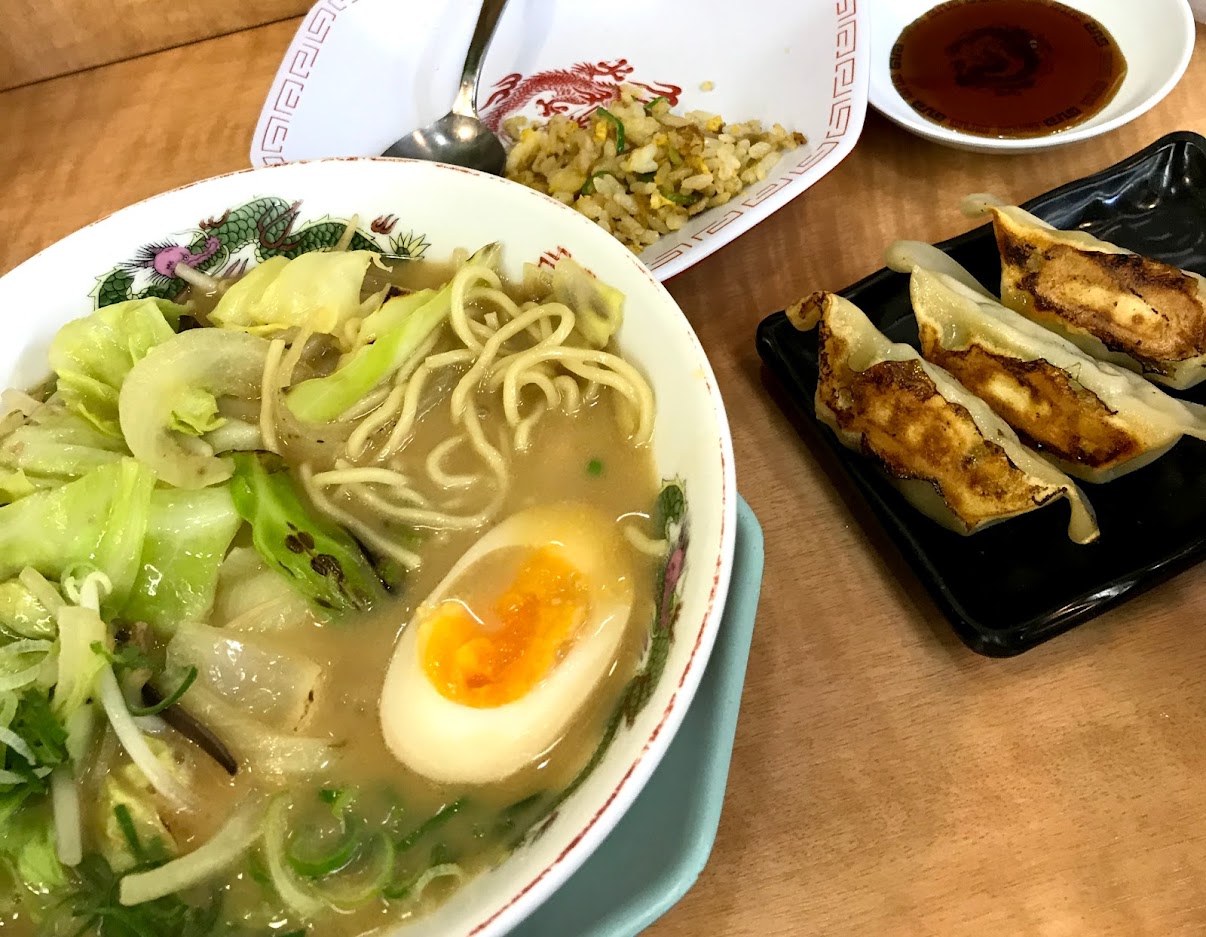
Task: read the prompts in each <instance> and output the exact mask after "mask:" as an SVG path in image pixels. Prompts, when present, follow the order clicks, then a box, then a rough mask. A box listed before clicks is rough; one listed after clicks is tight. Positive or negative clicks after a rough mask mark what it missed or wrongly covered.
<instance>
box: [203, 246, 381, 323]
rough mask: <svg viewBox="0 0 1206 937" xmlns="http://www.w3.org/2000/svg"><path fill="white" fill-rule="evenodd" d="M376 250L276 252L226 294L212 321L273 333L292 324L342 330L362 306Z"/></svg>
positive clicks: (211, 317)
mask: <svg viewBox="0 0 1206 937" xmlns="http://www.w3.org/2000/svg"><path fill="white" fill-rule="evenodd" d="M375 256H376V255H375V254H374V253H373V252H372V251H311V252H310V253H307V254H301V255H299V256H297V257H295V258H293V259H292V260H285V259H284V258H283V257H273V258H270V259H269V260H266V261H264V263H262V264H260V265H259V266H258V267H255V268H253V269H252V270H250V271H248V273H247V274H246V276H244V277H243V278H242V279H240V280H239V281H238V282H237V283H235V284H234V285H233V286H232V287H231V288H230V289H228V290H227V291H226V293H225V294H223V296H222V298H221V299H220V300H219V301H218V305H217V307H215V309H214V310H213V312H211V313H210V314H209V321H210V322H212V323H214V324H215V325H218V326H221V327H222V328H226V329H240V330H242V331H245V332H251V333H252V334H255V335H270V334H273V333H276V332H281V331H284V330H286V329H290V328H305V329H309V330H311V331H313V332H323V333H327V334H335V333H337V332H338V331H339V330H340V328H341V327H342V326H343V324H344V323H345V322H346V321H347V320H348V319H350V318H352V317H353V316H355V315H357V314H358V313H359V311H360V287H361V284H362V283H363V282H364V274H365V271H367V270H368V266H369V264H370V263H371V262H372V260H373V258H374V257H375Z"/></svg>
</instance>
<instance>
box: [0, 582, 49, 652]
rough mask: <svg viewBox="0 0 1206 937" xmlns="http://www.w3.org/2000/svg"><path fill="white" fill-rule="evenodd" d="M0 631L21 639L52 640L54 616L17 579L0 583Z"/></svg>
mask: <svg viewBox="0 0 1206 937" xmlns="http://www.w3.org/2000/svg"><path fill="white" fill-rule="evenodd" d="M0 631H6V632H8V633H9V634H14V635H19V636H20V637H22V638H35V639H36V638H48V639H53V638H54V636H55V634H56V633H57V632H58V628H56V627H55V623H54V614H53V613H52V612H51V611H50V610H49V609H47V608H46V607H45V606H44V605H43V604H42V603H41V602H39V601H38V597H37V596H35V595H34V594H33V593H32V592H30V591H29V589H27V588H26V587H25V585H24V584H23V583H22V582H20V581H19V580H17V579H8V580H6V581H4V582H0Z"/></svg>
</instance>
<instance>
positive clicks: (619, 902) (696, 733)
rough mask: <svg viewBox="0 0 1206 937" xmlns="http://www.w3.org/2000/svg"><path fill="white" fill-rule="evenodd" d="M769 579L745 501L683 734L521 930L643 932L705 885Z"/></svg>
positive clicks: (546, 933) (618, 935)
mask: <svg viewBox="0 0 1206 937" xmlns="http://www.w3.org/2000/svg"><path fill="white" fill-rule="evenodd" d="M761 586H762V528H761V527H760V526H759V524H758V519H757V518H756V517H755V516H754V512H753V511H752V510H750V506H749V505H748V504H746V503H745V501H744V500H740V501H739V502H738V505H737V547H736V552H735V555H734V558H733V577H732V585H731V586H730V589H729V598H728V602H727V603H726V605H725V611H724V619H723V620H722V621H721V624H720V631H719V633H718V634H717V636H716V646H715V647H714V648H713V650H712V657H711V659H710V660H709V661H708V669H707V671H706V672H705V673H704V676H703V680H702V681H701V682H700V685H699V690H698V691H697V692H696V694H695V699H694V701H692V703H691V708H690V710H689V711H688V712H687V715H686V718H685V719H684V720H683V724H682V726H681V727H680V728H679V730H678V734H677V735H675V737H674V741H673V742H671V743H670V748H669V749H667V751H666V755H665V757H664V758H663V759H662V763H661V764H660V765H658V768H657V771H655V772H654V774H653V777H651V778H650V779H649V783H648V784H646V785H645V789H644V790H643V791H642V792H641V795H640V797H638V798H637V799H636V802H635V803H633V805H632V807H630V808H629V810H628V812H627V813H626V814H625V815H624V817H623V819H622V820H620V822H619V823H618V824H616V828H615V829H614V830H612V832H611V835H610V836H608V837H607V839H605V840H604V841H603V843H602V845H601V846H599V848H598V849H597V850H596V851H595V853H594V855H592V856H591V857H590V858H589V859H588V860H587V861H586V863H585V864H584V865H583V866H582V868H580V869H579V870H578V871H577V872H575V873H574V875H573V876H572V877H571V878H570V879H569V881H567V882H566V883H565V884H564V885H563V886H562V887H561V888H560V889H559V890H558V891H557V893H556V894H555V895H553V897H552V898H550V899H549V900H548V901H547V902H546V903H545V904H544V905H542V906H541V907H540V908H538V909H537V910H536V912H535V913H534V914H532V916H531V917H529V918H528V919H527V920H526V921H524V922H523V923H522V924H520V925H519V926H518V927H517V928H516V929H515V930H514V931H512V934H513V935H515V937H633V935H635V934H639V933H640V932H641V931H642V930H644V929H645V928H646V927H648V926H649V925H650V924H652V923H653V922H654V921H656V920H657V919H658V918H659V917H661V916H662V915H663V914H665V913H666V912H667V911H669V910H670V908H672V907H673V906H674V904H675V902H677V901H678V900H679V899H680V898H682V896H683V895H685V894H686V893H687V890H688V889H689V888H690V887H691V886H692V885H693V884H695V880H696V879H697V878H698V877H699V873H700V872H702V871H703V867H704V865H705V864H706V863H707V861H708V855H709V854H710V853H711V852H712V842H713V841H714V840H715V838H716V828H717V826H718V825H719V824H720V808H721V806H722V804H723V803H724V790H725V785H726V783H727V782H728V777H729V758H730V756H731V755H732V752H733V736H734V734H735V733H736V731H737V711H738V709H740V707H741V688H742V686H743V685H744V683H745V664H746V661H747V659H748V658H749V651H750V640H751V638H752V637H753V634H754V613H755V611H756V610H757V607H758V592H759V590H760V589H761Z"/></svg>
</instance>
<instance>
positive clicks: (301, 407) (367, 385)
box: [285, 286, 452, 423]
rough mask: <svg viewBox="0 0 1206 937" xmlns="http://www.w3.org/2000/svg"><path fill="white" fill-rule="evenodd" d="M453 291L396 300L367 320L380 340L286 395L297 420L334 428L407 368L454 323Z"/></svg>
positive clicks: (417, 294) (392, 300)
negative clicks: (421, 348) (367, 396)
mask: <svg viewBox="0 0 1206 937" xmlns="http://www.w3.org/2000/svg"><path fill="white" fill-rule="evenodd" d="M451 310H452V288H451V287H450V286H445V287H444V288H443V289H441V290H440V291H439V292H438V293H437V292H435V291H434V290H422V291H421V292H418V293H411V294H409V295H407V296H395V297H394V298H393V299H391V300H388V301H387V302H386V303H385V305H384V306H382V307H381V308H380V309H378V310H377V311H376V312H374V313H373V314H372V315H371V316H370V317H369V318H368V319H366V320H365V322H364V324H365V327H368V326H369V323H370V320H373V323H374V325H373V327H374V328H375V329H376V335H377V337H376V339H375V340H374V341H373V342H372V343H370V344H368V345H365V346H364V347H362V348H360V349H358V350H357V351H356V353H355V354H353V355H352V357H351V358H350V359H349V360H348V361H347V362H346V363H345V364H344V365H342V366H341V367H340V368H339V369H338V370H336V371H335V372H334V373H332V374H328V375H327V376H326V377H316V378H311V379H310V380H308V381H302V382H301V383H300V384H298V385H296V386H295V387H293V388H292V389H291V390H290V391H289V393H288V394H286V395H285V403H286V404H287V405H288V407H289V409H290V410H292V411H293V415H294V416H295V417H297V418H298V419H299V420H302V421H304V422H307V423H329V422H330V421H331V420H334V419H336V418H338V416H339V415H340V414H341V413H343V412H345V411H346V410H348V409H350V408H351V407H352V406H353V405H355V404H356V403H357V402H359V400H360V399H361V398H362V397H364V395H365V394H367V393H368V392H369V391H370V390H372V389H373V388H374V387H376V386H377V385H378V384H380V383H381V382H382V381H384V380H385V379H386V378H388V377H389V376H390V375H391V374H393V373H394V372H395V371H397V370H398V368H400V367H402V365H403V364H404V363H405V362H406V359H407V358H409V357H410V356H411V355H412V354H414V352H415V350H416V349H417V348H418V347H419V346H420V345H421V344H423V342H424V341H425V340H426V339H427V337H428V336H429V335H431V333H432V332H433V331H435V330H436V329H437V328H439V326H440V325H442V324H443V323H444V322H445V321H446V320H447V319H448V313H449V312H450V311H451Z"/></svg>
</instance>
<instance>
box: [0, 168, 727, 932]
mask: <svg viewBox="0 0 1206 937" xmlns="http://www.w3.org/2000/svg"><path fill="white" fill-rule="evenodd" d="M353 214H357V215H359V217H360V219H361V220H362V228H361V229H362V230H366V229H368V227H369V225H370V223H373V222H374V220H376V221H375V225H374V227H375V228H377V229H379V230H380V233H378V234H376V239H377V240H378V242H379V243H380V244H381V246H382V247H383V248H386V249H392V250H393V251H394V252H398V250H399V249H403V250H405V249H409V250H410V251H412V252H419V251H421V250H426V252H427V254H428V256H431V257H436V258H439V257H445V256H447V255H448V254H450V253H451V252H452V251H453V249H455V248H456V247H458V246H466V247H469V248H471V249H472V248H476V247H478V246H480V245H482V244H485V243H488V242H490V241H495V240H498V241H501V242H502V243H503V244H504V246H505V265H506V267H507V269H508V271H509V272H511V273H513V274H518V272H519V270H520V266H521V264H522V263H523V262H524V261H532V262H535V261H538V260H539V259H540V258H541V257H542V256H544V257H548V258H554V257H556V256H558V255H560V254H562V253H570V254H572V255H573V256H574V258H575V259H577V260H578V261H579V262H581V263H582V264H583V265H584V266H586V267H587V268H588V269H590V270H592V271H593V272H594V273H596V274H597V275H598V276H599V277H601V278H602V279H603V280H605V281H606V282H608V283H610V284H612V285H614V286H616V287H618V288H619V289H620V290H622V291H623V292H624V293H625V294H626V296H627V301H626V306H625V318H624V324H623V326H622V327H621V329H620V332H619V335H618V341H619V343H620V346H621V347H622V348H623V349H624V351H625V353H626V355H627V357H628V358H629V360H631V361H633V362H634V363H635V364H636V365H637V366H638V367H639V368H640V369H641V370H642V371H643V372H644V373H645V375H646V376H647V377H648V378H649V379H650V381H651V383H652V385H653V389H654V393H655V394H656V395H657V400H658V414H657V420H656V425H655V432H654V439H653V445H654V451H655V460H656V463H657V467H658V470H659V472H660V473H661V475H662V476H663V477H664V478H665V479H667V480H677V483H678V484H679V485H681V487H682V490H683V492H684V494H685V514H684V515H683V518H682V520H681V521H679V522H676V523H674V524H672V525H670V527H669V530H668V533H669V535H670V537H671V538H672V540H673V542H675V543H676V547H675V552H674V555H672V558H671V561H670V562H669V563H668V564H667V567H668V568H667V573H666V582H665V589H664V593H663V594H664V595H665V596H666V600H665V603H664V606H663V609H662V612H664V613H665V615H666V616H667V617H666V621H667V622H674V624H673V628H672V632H671V633H672V635H673V639H672V642H671V644H670V650H669V654H668V658H667V661H666V665H665V669H664V671H663V672H662V673H661V674H660V678H659V679H655V680H653V681H652V682H653V683H654V687H653V691H652V694H651V695H650V696H649V698H648V702H647V703H646V704H645V705H643V706H642V707H639V708H638V710H637V711H636V712H635V718H634V719H632V720H631V721H629V720H623V721H622V722H621V724H620V728H619V731H618V732H617V734H616V736H615V739H614V742H613V743H612V745H611V747H610V749H609V750H608V751H607V754H606V756H605V757H604V758H603V759H602V761H601V762H600V763H599V765H598V767H597V768H596V769H595V770H594V772H593V773H592V774H591V775H590V776H589V777H588V778H587V780H586V781H585V783H584V784H582V786H581V787H579V788H578V790H577V791H576V792H575V793H574V794H573V795H572V796H571V797H570V798H569V799H568V800H566V801H565V802H564V803H563V804H562V805H561V806H560V807H559V809H558V811H557V813H556V814H555V815H554V817H553V819H552V820H551V822H550V823H549V825H548V826H547V828H546V829H544V830H543V831H542V833H541V835H540V836H538V837H534V838H532V840H530V841H529V842H527V843H526V844H524V845H523V846H521V847H520V848H519V849H518V850H517V851H516V852H515V853H514V854H513V855H512V856H511V857H510V858H509V859H508V860H507V861H505V862H504V863H502V864H501V865H500V866H499V867H498V868H496V869H494V870H492V871H490V872H488V873H486V874H484V875H482V876H480V877H479V878H477V879H475V880H473V881H472V882H470V883H469V884H468V885H466V886H465V887H464V888H462V889H461V890H460V891H458V892H457V893H456V894H455V895H454V896H453V897H452V899H451V900H450V901H449V902H448V903H447V904H446V905H444V906H443V907H442V908H440V909H439V910H438V911H436V912H435V913H434V914H433V915H431V916H430V917H427V918H424V919H421V920H420V921H417V922H415V923H414V924H411V925H408V926H405V927H402V928H400V929H399V933H402V932H404V933H405V935H406V937H436V935H439V937H465V935H477V937H488V935H499V934H504V933H506V932H507V931H508V930H510V929H511V928H512V927H514V926H515V924H517V923H518V922H519V921H520V920H522V919H523V918H524V917H525V916H527V915H528V914H529V913H531V911H532V910H534V909H535V908H536V907H537V906H538V905H539V904H540V903H541V902H543V901H544V900H545V899H546V898H547V897H548V896H549V895H550V894H551V893H552V892H553V891H554V890H555V889H556V888H557V887H558V885H560V884H561V883H562V882H564V881H565V880H566V878H567V877H569V875H570V874H571V873H572V872H573V871H574V870H575V869H577V867H578V866H579V865H581V863H582V862H583V861H584V860H585V859H586V858H587V856H589V855H590V853H591V852H592V851H593V850H594V849H595V847H596V846H598V845H599V843H600V842H601V841H602V840H603V838H604V837H605V836H606V835H607V833H608V832H609V831H610V830H611V828H612V827H613V826H614V825H615V823H616V821H617V820H618V819H619V818H620V816H621V815H622V814H623V813H624V811H625V810H626V809H627V808H628V806H629V805H630V804H631V803H632V801H633V800H634V799H635V797H636V796H637V794H638V793H639V792H640V790H641V788H642V786H643V785H644V784H645V781H646V780H647V779H648V778H649V776H650V774H651V773H652V771H653V769H654V768H655V767H656V766H657V764H658V762H659V760H660V759H661V757H662V754H663V753H664V752H665V750H666V747H667V746H668V745H669V743H670V740H671V739H672V738H673V736H674V733H675V731H676V730H677V729H678V726H679V723H680V722H681V721H682V718H683V715H684V713H685V712H686V709H687V707H688V705H689V704H690V702H691V699H692V696H693V695H694V693H695V689H696V687H697V685H698V684H699V680H700V677H701V676H702V674H703V671H704V666H705V664H706V663H707V659H708V655H709V653H710V652H711V649H712V644H713V641H714V639H715V637H716V630H717V628H718V626H719V624H720V618H721V613H722V612H723V606H724V601H725V596H726V594H727V591H728V584H729V572H730V566H731V563H732V557H733V543H734V529H735V509H736V489H735V486H734V477H733V453H732V442H731V439H730V436H729V427H728V422H727V419H726V417H725V412H724V405H723V403H722V402H721V399H720V393H719V391H718V390H717V386H716V380H715V377H714V376H713V374H712V369H711V367H710V366H709V364H708V360H707V357H706V356H705V355H704V352H703V349H702V348H701V347H700V344H699V342H698V340H697V339H696V337H695V333H694V332H693V331H692V330H691V326H690V325H689V324H688V323H687V320H686V319H685V318H684V316H683V314H682V312H681V311H680V310H679V309H678V307H677V306H676V305H675V303H674V300H673V299H671V298H670V294H669V293H667V292H666V290H665V289H664V288H663V287H662V286H661V285H660V284H659V283H658V282H657V281H656V280H655V279H654V278H653V276H652V275H651V274H650V272H649V270H648V269H647V268H646V267H645V266H644V265H642V264H641V263H640V261H639V260H637V258H636V257H634V256H633V255H632V254H631V253H630V252H629V251H627V250H626V249H625V248H624V247H622V246H621V245H620V244H619V243H618V242H617V241H615V240H613V239H612V238H611V237H610V236H609V235H607V234H606V233H604V232H603V231H602V230H601V229H600V228H598V227H596V226H595V225H594V224H592V223H591V222H590V221H588V220H587V219H586V218H584V217H583V216H581V215H579V214H578V213H577V212H575V211H573V210H572V209H569V208H566V207H565V206H563V205H561V204H559V203H557V202H555V201H553V200H552V199H549V198H547V197H545V196H543V195H540V194H538V193H536V192H534V191H532V190H530V189H526V188H524V187H522V186H520V185H518V184H515V183H511V182H506V181H504V180H502V179H498V178H496V177H493V176H485V175H481V174H479V173H474V172H470V171H468V170H458V169H452V168H449V167H445V166H440V165H437V164H434V163H418V162H409V161H403V160H382V159H375V160H368V159H350V160H349V159H344V160H318V161H314V162H309V163H292V164H289V165H286V166H282V167H279V168H272V169H261V170H255V171H252V170H248V171H245V172H241V173H234V174H232V175H227V176H219V177H217V178H214V179H209V180H206V181H204V182H199V183H196V184H194V185H190V186H186V187H184V188H182V189H176V190H174V191H171V192H167V193H165V194H163V195H159V196H157V197H155V198H151V199H148V200H147V201H145V202H140V203H138V204H137V205H133V206H131V207H129V208H126V209H123V210H121V211H119V212H117V213H115V214H113V215H110V216H109V217H107V218H105V219H103V220H102V221H98V222H96V223H95V224H93V225H90V226H89V227H87V228H84V229H83V230H81V231H77V232H76V233H75V234H72V235H70V236H69V237H66V238H64V239H63V240H62V241H59V242H58V243H57V244H55V245H53V246H51V247H49V248H47V249H46V250H44V251H42V253H40V254H38V255H37V256H36V257H33V258H32V259H30V260H28V261H26V262H25V263H23V264H22V265H21V266H19V267H17V268H16V269H15V270H13V271H12V272H10V273H9V274H7V275H6V276H4V277H3V278H0V308H3V309H5V310H7V311H8V314H7V315H6V316H4V318H3V324H2V325H0V335H2V336H3V338H2V340H0V381H2V382H3V386H6V387H7V386H17V387H22V386H28V385H31V384H33V383H35V382H37V381H40V380H42V379H43V378H45V377H46V376H47V374H48V370H49V369H48V367H47V364H46V349H47V346H48V344H49V342H50V339H51V337H52V336H53V335H54V334H55V331H56V330H57V329H58V328H59V326H61V325H62V324H63V323H64V322H66V321H68V320H69V319H72V318H75V317H78V316H81V315H85V314H87V313H88V312H90V311H91V310H92V309H93V307H94V305H95V303H96V301H97V299H96V297H97V296H98V295H103V296H104V297H105V298H106V299H110V300H113V299H118V298H123V297H125V296H126V295H128V294H129V292H130V291H131V290H134V291H139V290H141V289H143V288H145V287H146V286H147V285H148V284H151V285H154V283H155V282H157V281H156V276H157V274H155V273H154V268H155V267H156V266H158V267H160V268H165V267H167V265H168V264H169V263H170V261H171V260H172V259H173V258H175V259H179V258H180V257H181V256H182V255H183V253H185V252H191V254H192V255H193V256H202V255H207V256H206V259H204V260H201V261H196V262H195V263H196V265H198V266H200V267H201V268H202V269H207V270H209V271H211V272H217V271H218V270H220V269H224V268H225V267H226V266H227V265H228V264H229V263H231V262H232V261H234V260H236V259H237V258H238V257H242V256H246V255H248V254H249V253H250V252H252V251H255V250H256V249H257V248H259V249H260V250H261V251H263V250H265V249H266V250H268V251H272V250H274V249H280V248H283V247H287V246H288V245H290V244H292V243H294V242H297V241H298V240H299V239H308V242H309V243H311V244H312V245H314V246H316V245H318V244H322V243H325V242H326V241H329V240H330V239H331V234H332V233H333V232H334V233H337V232H338V230H339V229H340V228H342V224H340V223H331V219H346V218H349V217H350V216H352V215H353ZM391 222H392V224H391ZM385 229H388V231H386V230H385ZM170 244H176V245H180V247H179V248H176V249H174V250H175V253H172V251H173V249H172V248H170V247H168V246H166V245H170ZM424 244H426V245H428V246H426V247H425V248H424V247H423V245H424ZM147 245H151V248H150V251H149V253H147V251H146V250H145V248H146V246H147ZM273 245H275V248H274V247H273ZM140 254H141V255H142V257H143V261H142V267H140V268H138V270H137V272H136V273H135V274H134V275H133V277H132V278H131V276H130V275H129V273H128V272H127V269H126V268H124V267H123V266H122V265H123V264H128V263H129V262H131V261H132V260H134V258H136V257H138V256H140ZM168 269H170V267H168ZM688 531H689V533H690V536H689V538H688V536H687V533H688Z"/></svg>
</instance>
